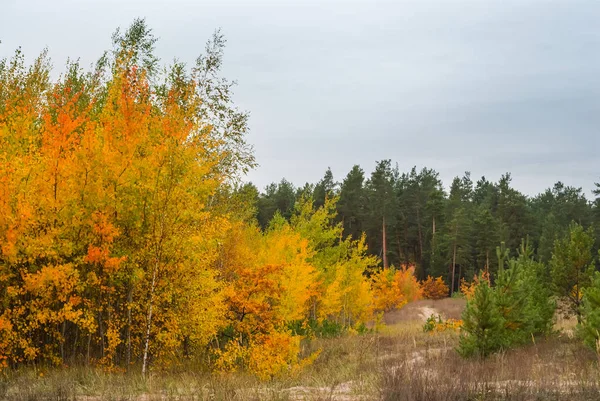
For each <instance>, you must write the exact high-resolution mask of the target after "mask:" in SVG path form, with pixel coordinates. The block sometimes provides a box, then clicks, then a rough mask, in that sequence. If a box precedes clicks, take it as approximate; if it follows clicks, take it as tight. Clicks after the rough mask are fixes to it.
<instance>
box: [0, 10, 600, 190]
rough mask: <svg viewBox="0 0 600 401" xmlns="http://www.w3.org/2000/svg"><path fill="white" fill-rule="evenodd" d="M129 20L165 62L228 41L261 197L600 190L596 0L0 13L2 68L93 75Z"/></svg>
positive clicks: (229, 72) (230, 73)
mask: <svg viewBox="0 0 600 401" xmlns="http://www.w3.org/2000/svg"><path fill="white" fill-rule="evenodd" d="M136 17H145V18H146V20H147V22H148V24H149V25H150V26H151V27H152V28H153V30H154V33H155V34H156V35H157V36H158V37H159V38H160V40H159V42H158V44H157V54H158V55H159V56H160V57H161V58H162V59H163V61H164V62H170V61H171V60H172V59H173V58H175V57H177V58H179V59H180V60H182V61H187V62H190V63H191V62H192V61H193V60H194V59H195V58H196V56H197V55H198V54H199V53H200V52H201V51H202V49H203V47H204V43H205V42H206V40H207V39H208V38H209V36H210V34H211V33H212V31H213V30H214V29H215V28H218V27H221V28H222V29H223V33H224V34H225V36H226V38H227V40H228V45H227V49H226V54H225V66H224V71H225V75H226V76H227V77H228V78H230V79H236V80H237V81H238V83H239V85H238V87H237V88H236V90H235V94H236V96H235V100H236V102H237V103H238V105H239V106H240V107H241V108H242V109H246V110H249V111H250V112H251V119H250V124H251V133H250V135H249V137H248V140H249V141H250V142H251V143H252V144H253V145H254V147H255V151H256V158H257V161H258V162H259V164H260V167H259V168H257V169H256V170H255V171H253V172H252V173H251V174H250V175H249V177H248V179H249V180H251V181H253V182H254V183H255V184H257V185H258V186H259V187H260V188H263V187H264V186H265V185H266V184H268V183H270V182H272V181H279V180H280V179H281V178H282V177H286V178H287V179H288V180H290V181H292V182H294V183H295V184H296V185H302V184H303V183H304V182H306V181H310V182H316V181H317V180H318V179H320V178H321V177H322V175H323V173H324V172H325V169H326V168H327V166H331V168H332V170H333V173H334V176H335V178H336V179H338V180H341V179H343V177H344V176H345V175H346V173H347V172H348V171H349V170H350V168H351V167H352V165H353V164H360V165H361V166H362V167H363V168H364V169H365V170H366V171H367V173H368V172H370V171H371V170H372V168H373V167H374V165H375V161H376V160H381V159H387V158H389V159H392V160H393V161H394V162H397V163H398V164H399V167H400V169H401V170H403V171H408V170H410V168H411V167H412V166H413V165H417V166H418V167H419V168H420V167H422V166H427V167H431V168H434V169H436V170H437V171H439V172H440V174H441V177H442V179H443V180H444V182H445V184H446V185H449V184H450V181H451V179H452V177H453V176H455V175H462V173H463V172H464V171H465V170H469V171H471V172H472V176H473V178H474V179H477V178H479V177H480V176H481V175H485V176H486V177H487V178H488V179H492V180H497V179H498V178H499V177H500V175H501V174H502V173H503V172H506V171H510V172H511V173H512V175H513V182H514V185H515V186H516V187H517V188H518V189H520V190H522V191H523V192H525V193H527V194H535V193H537V192H539V191H542V190H543V189H545V188H547V187H550V186H552V185H553V183H554V182H555V181H557V180H561V181H563V182H565V183H566V184H568V185H574V186H582V187H583V188H584V189H585V190H586V195H588V196H589V195H590V193H589V190H590V189H591V187H592V186H593V182H595V181H599V180H600V146H599V145H600V140H599V136H600V135H599V134H600V132H599V131H600V24H599V21H600V1H598V0H563V1H550V0H547V1H542V0H504V1H500V0H473V1H466V0H460V1H459V0H456V1H453V0H405V1H367V0H363V1H335V0H321V1H300V0H296V1H291V0H289V1H286V0H278V1H250V0H247V1H230V0H221V1H177V0H173V1H166V0H164V1H157V0H143V1H141V0H119V1H117V0H105V1H94V0H77V1H76V0H54V1H48V0H37V1H33V0H31V1H30V0H22V1H17V0H0V40H2V44H0V57H9V56H10V55H11V54H12V53H13V51H14V49H15V48H16V47H17V46H22V48H23V50H24V51H25V53H26V54H27V55H28V56H29V57H34V56H36V55H37V54H38V53H39V52H40V51H41V50H42V49H43V48H44V47H48V48H49V53H50V56H51V57H52V59H53V61H54V65H55V69H56V70H57V71H61V69H62V66H63V65H64V62H65V60H66V59H67V57H71V58H77V57H80V58H81V61H82V63H83V64H84V65H89V64H90V63H91V62H92V61H94V60H95V59H96V58H97V57H98V56H99V55H100V54H101V53H102V51H103V50H106V49H109V48H110V43H111V40H110V38H111V34H112V32H113V31H114V30H115V28H117V27H122V28H126V27H127V26H128V25H129V24H130V23H131V21H132V20H133V19H134V18H136Z"/></svg>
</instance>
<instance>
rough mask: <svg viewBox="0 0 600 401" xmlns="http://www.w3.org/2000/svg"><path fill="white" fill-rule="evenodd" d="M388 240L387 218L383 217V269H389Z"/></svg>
mask: <svg viewBox="0 0 600 401" xmlns="http://www.w3.org/2000/svg"><path fill="white" fill-rule="evenodd" d="M386 243H387V240H386V238H385V216H383V268H384V269H387V268H388V260H387V244H386Z"/></svg>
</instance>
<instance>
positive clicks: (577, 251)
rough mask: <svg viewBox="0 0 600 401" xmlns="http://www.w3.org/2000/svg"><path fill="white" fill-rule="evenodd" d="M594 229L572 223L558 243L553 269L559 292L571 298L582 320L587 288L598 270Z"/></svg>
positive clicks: (570, 301)
mask: <svg viewBox="0 0 600 401" xmlns="http://www.w3.org/2000/svg"><path fill="white" fill-rule="evenodd" d="M593 245H594V232H593V230H592V229H591V228H590V229H588V230H584V229H583V227H582V226H581V225H579V224H577V223H572V224H571V226H570V227H569V232H568V234H567V235H566V236H565V237H564V238H562V239H559V240H556V241H555V243H554V251H553V253H552V259H551V260H550V273H551V277H552V283H553V286H554V290H555V291H556V294H557V295H559V296H561V297H563V298H565V299H566V300H568V302H569V304H570V307H571V310H572V311H573V312H574V313H575V314H576V315H577V320H578V321H579V322H580V321H581V298H582V295H583V289H584V288H585V287H587V286H588V285H589V284H590V283H591V280H592V274H593V271H594V257H593V255H592V246H593Z"/></svg>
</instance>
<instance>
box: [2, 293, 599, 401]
mask: <svg viewBox="0 0 600 401" xmlns="http://www.w3.org/2000/svg"><path fill="white" fill-rule="evenodd" d="M463 307H464V301H463V300H460V299H444V300H439V301H418V302H415V303H412V304H409V305H407V306H406V307H405V308H403V309H402V310H400V311H396V312H393V313H390V314H388V315H386V316H385V322H386V327H384V329H383V330H381V332H379V333H376V334H368V335H360V336H359V335H356V336H346V337H343V338H335V339H317V340H313V341H311V342H310V343H307V344H305V347H304V350H303V352H304V353H305V354H306V355H309V354H310V353H311V352H313V351H315V350H317V349H321V350H322V351H321V354H320V355H319V357H318V359H317V360H316V361H315V363H314V364H313V365H311V366H309V367H307V368H306V369H304V370H303V371H302V372H301V373H300V374H299V375H297V376H295V377H279V378H275V379H273V380H272V381H270V382H266V383H265V382H260V381H258V380H256V379H254V378H252V377H249V376H246V375H243V374H230V375H214V374H213V375H211V374H209V373H207V372H201V370H200V369H197V368H193V367H189V366H187V367H186V366H181V367H179V368H178V369H177V370H172V371H169V372H154V373H153V374H152V375H151V376H150V377H149V378H148V379H147V380H143V379H142V378H141V376H139V374H110V373H106V372H103V371H101V370H98V369H84V368H76V367H71V368H63V369H50V370H48V369H43V368H38V369H34V368H28V369H25V370H22V371H17V372H8V373H7V374H6V375H5V376H4V377H2V379H1V381H0V399H9V400H57V401H58V400H86V401H92V400H94V401H95V400H143V401H151V400H314V401H317V400H407V401H408V400H415V401H416V400H575V399H577V400H598V399H600V380H599V379H600V375H599V369H598V365H597V362H598V357H597V355H596V353H594V352H593V351H591V350H589V349H587V348H585V347H584V346H583V345H582V344H581V343H580V341H579V340H577V339H576V338H573V336H572V328H573V326H574V322H573V321H572V320H571V319H563V318H561V317H559V318H558V319H557V325H556V327H557V330H558V329H560V331H558V332H557V334H556V335H553V336H552V337H549V338H547V339H541V340H537V341H536V342H535V343H534V342H533V341H532V343H531V344H530V345H528V346H525V347H522V348H519V349H515V350H511V351H508V352H505V353H502V354H499V355H495V356H493V357H491V358H489V359H487V360H485V361H481V360H464V359H462V358H460V357H459V356H458V355H457V353H456V352H455V351H454V348H455V347H456V345H457V340H458V337H457V335H456V333H454V332H443V333H436V334H428V333H424V332H423V330H422V326H423V320H424V319H426V318H427V317H428V316H429V315H430V314H431V313H439V314H441V315H443V316H444V317H447V318H457V317H459V316H460V312H461V310H462V308H463Z"/></svg>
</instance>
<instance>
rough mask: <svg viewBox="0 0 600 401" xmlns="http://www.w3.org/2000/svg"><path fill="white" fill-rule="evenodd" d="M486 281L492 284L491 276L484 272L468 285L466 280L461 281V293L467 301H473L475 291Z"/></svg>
mask: <svg viewBox="0 0 600 401" xmlns="http://www.w3.org/2000/svg"><path fill="white" fill-rule="evenodd" d="M482 281H486V282H487V283H488V284H490V274H489V273H488V272H487V271H482V272H481V274H480V275H475V277H473V281H471V282H470V283H468V282H467V281H466V280H465V279H464V278H461V280H460V292H461V294H463V295H464V296H465V298H467V299H473V297H474V296H475V289H476V288H477V286H478V285H479V284H480V283H481V282H482Z"/></svg>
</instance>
